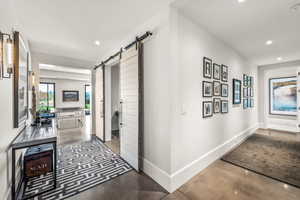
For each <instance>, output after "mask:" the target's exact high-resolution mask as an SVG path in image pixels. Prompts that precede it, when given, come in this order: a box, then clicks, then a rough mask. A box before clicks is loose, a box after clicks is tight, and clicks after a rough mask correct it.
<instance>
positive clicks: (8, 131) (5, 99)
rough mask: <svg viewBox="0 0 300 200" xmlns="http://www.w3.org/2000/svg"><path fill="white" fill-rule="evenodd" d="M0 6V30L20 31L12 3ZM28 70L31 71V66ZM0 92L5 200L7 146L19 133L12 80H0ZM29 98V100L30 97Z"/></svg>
mask: <svg viewBox="0 0 300 200" xmlns="http://www.w3.org/2000/svg"><path fill="white" fill-rule="evenodd" d="M0 5H1V6H0V19H1V23H0V30H1V31H2V32H5V33H11V32H12V29H15V30H17V31H20V30H19V29H18V24H17V20H16V17H15V13H14V9H13V1H4V0H0ZM21 34H22V32H21ZM22 36H23V39H24V40H25V45H26V47H27V49H29V50H30V48H29V44H28V42H27V40H26V35H24V34H22ZM29 69H31V65H30V66H29ZM0 91H1V93H0V124H1V136H0V138H1V140H0V180H1V181H0V199H6V198H9V197H8V196H9V195H10V188H9V187H10V184H11V170H10V169H11V151H10V149H9V145H10V143H11V142H12V140H13V139H14V138H15V137H16V136H17V134H18V133H19V132H20V129H18V128H16V129H15V128H13V78H11V79H3V80H0ZM29 95H30V94H29ZM29 98H30V99H31V97H30V96H29ZM27 123H29V122H27Z"/></svg>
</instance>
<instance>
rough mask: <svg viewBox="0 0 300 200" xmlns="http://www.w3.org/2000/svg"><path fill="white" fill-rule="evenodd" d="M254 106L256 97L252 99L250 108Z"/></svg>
mask: <svg viewBox="0 0 300 200" xmlns="http://www.w3.org/2000/svg"><path fill="white" fill-rule="evenodd" d="M253 107H254V99H250V108H253Z"/></svg>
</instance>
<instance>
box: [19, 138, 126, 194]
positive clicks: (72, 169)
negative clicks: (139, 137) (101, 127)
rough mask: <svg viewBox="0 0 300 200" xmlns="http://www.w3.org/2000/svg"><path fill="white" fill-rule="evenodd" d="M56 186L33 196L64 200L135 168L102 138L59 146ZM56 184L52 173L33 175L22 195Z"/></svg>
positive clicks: (43, 189)
mask: <svg viewBox="0 0 300 200" xmlns="http://www.w3.org/2000/svg"><path fill="white" fill-rule="evenodd" d="M57 150H58V163H57V188H56V189H55V190H51V191H49V192H46V193H43V194H41V195H39V196H37V197H35V198H34V200H52V199H55V200H61V199H66V198H68V197H71V196H74V195H76V194H78V193H80V192H83V191H85V190H88V189H90V188H92V187H95V186H97V185H99V184H101V183H104V182H106V181H108V180H111V179H113V178H115V177H117V176H120V175H122V174H124V173H126V172H128V171H130V170H132V168H131V167H130V165H128V164H127V163H126V162H125V161H123V160H122V159H121V158H120V157H119V156H118V155H117V154H115V153H113V152H112V151H111V150H110V149H109V148H108V147H106V146H105V145H104V144H103V143H101V142H100V141H99V140H97V139H94V140H91V141H88V142H82V143H78V144H72V145H62V146H59V147H58V149H57ZM52 187H53V178H52V174H51V173H49V174H47V175H44V176H40V177H34V178H31V179H30V180H29V181H28V183H27V185H26V187H25V193H24V195H23V198H26V197H29V196H31V195H32V194H37V193H39V192H41V191H46V190H47V189H49V188H52Z"/></svg>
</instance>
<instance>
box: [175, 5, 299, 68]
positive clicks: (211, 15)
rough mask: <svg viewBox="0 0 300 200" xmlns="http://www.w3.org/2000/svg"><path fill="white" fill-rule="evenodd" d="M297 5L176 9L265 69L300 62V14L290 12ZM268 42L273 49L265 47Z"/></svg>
mask: <svg viewBox="0 0 300 200" xmlns="http://www.w3.org/2000/svg"><path fill="white" fill-rule="evenodd" d="M297 2H300V0H246V1H245V2H244V3H242V4H240V3H238V1H237V0H180V1H177V2H176V4H175V6H176V7H178V8H179V10H180V11H181V12H183V14H184V15H186V16H187V17H190V18H191V19H192V20H194V21H195V22H196V23H198V24H200V25H202V26H203V27H204V28H205V29H207V30H208V31H209V32H211V33H212V34H214V35H215V36H216V37H218V38H219V39H221V40H222V41H224V42H225V43H227V44H228V45H230V46H231V47H233V48H234V49H235V50H236V51H238V52H239V53H240V54H241V55H243V56H245V57H246V58H248V59H249V60H250V61H252V62H254V63H256V64H258V65H264V64H271V63H276V62H285V61H290V60H296V59H300V10H299V11H298V12H291V11H290V6H292V5H293V4H295V3H297ZM267 40H273V42H274V43H273V45H270V46H266V45H265V42H266V41H267ZM277 57H282V58H283V60H282V61H277Z"/></svg>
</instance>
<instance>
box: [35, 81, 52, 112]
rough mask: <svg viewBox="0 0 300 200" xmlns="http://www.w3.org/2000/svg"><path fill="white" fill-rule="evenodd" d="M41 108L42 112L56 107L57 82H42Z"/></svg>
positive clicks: (40, 86) (40, 90)
mask: <svg viewBox="0 0 300 200" xmlns="http://www.w3.org/2000/svg"><path fill="white" fill-rule="evenodd" d="M39 92H40V103H39V110H40V111H42V112H45V111H51V110H54V108H55V83H40V85H39Z"/></svg>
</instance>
